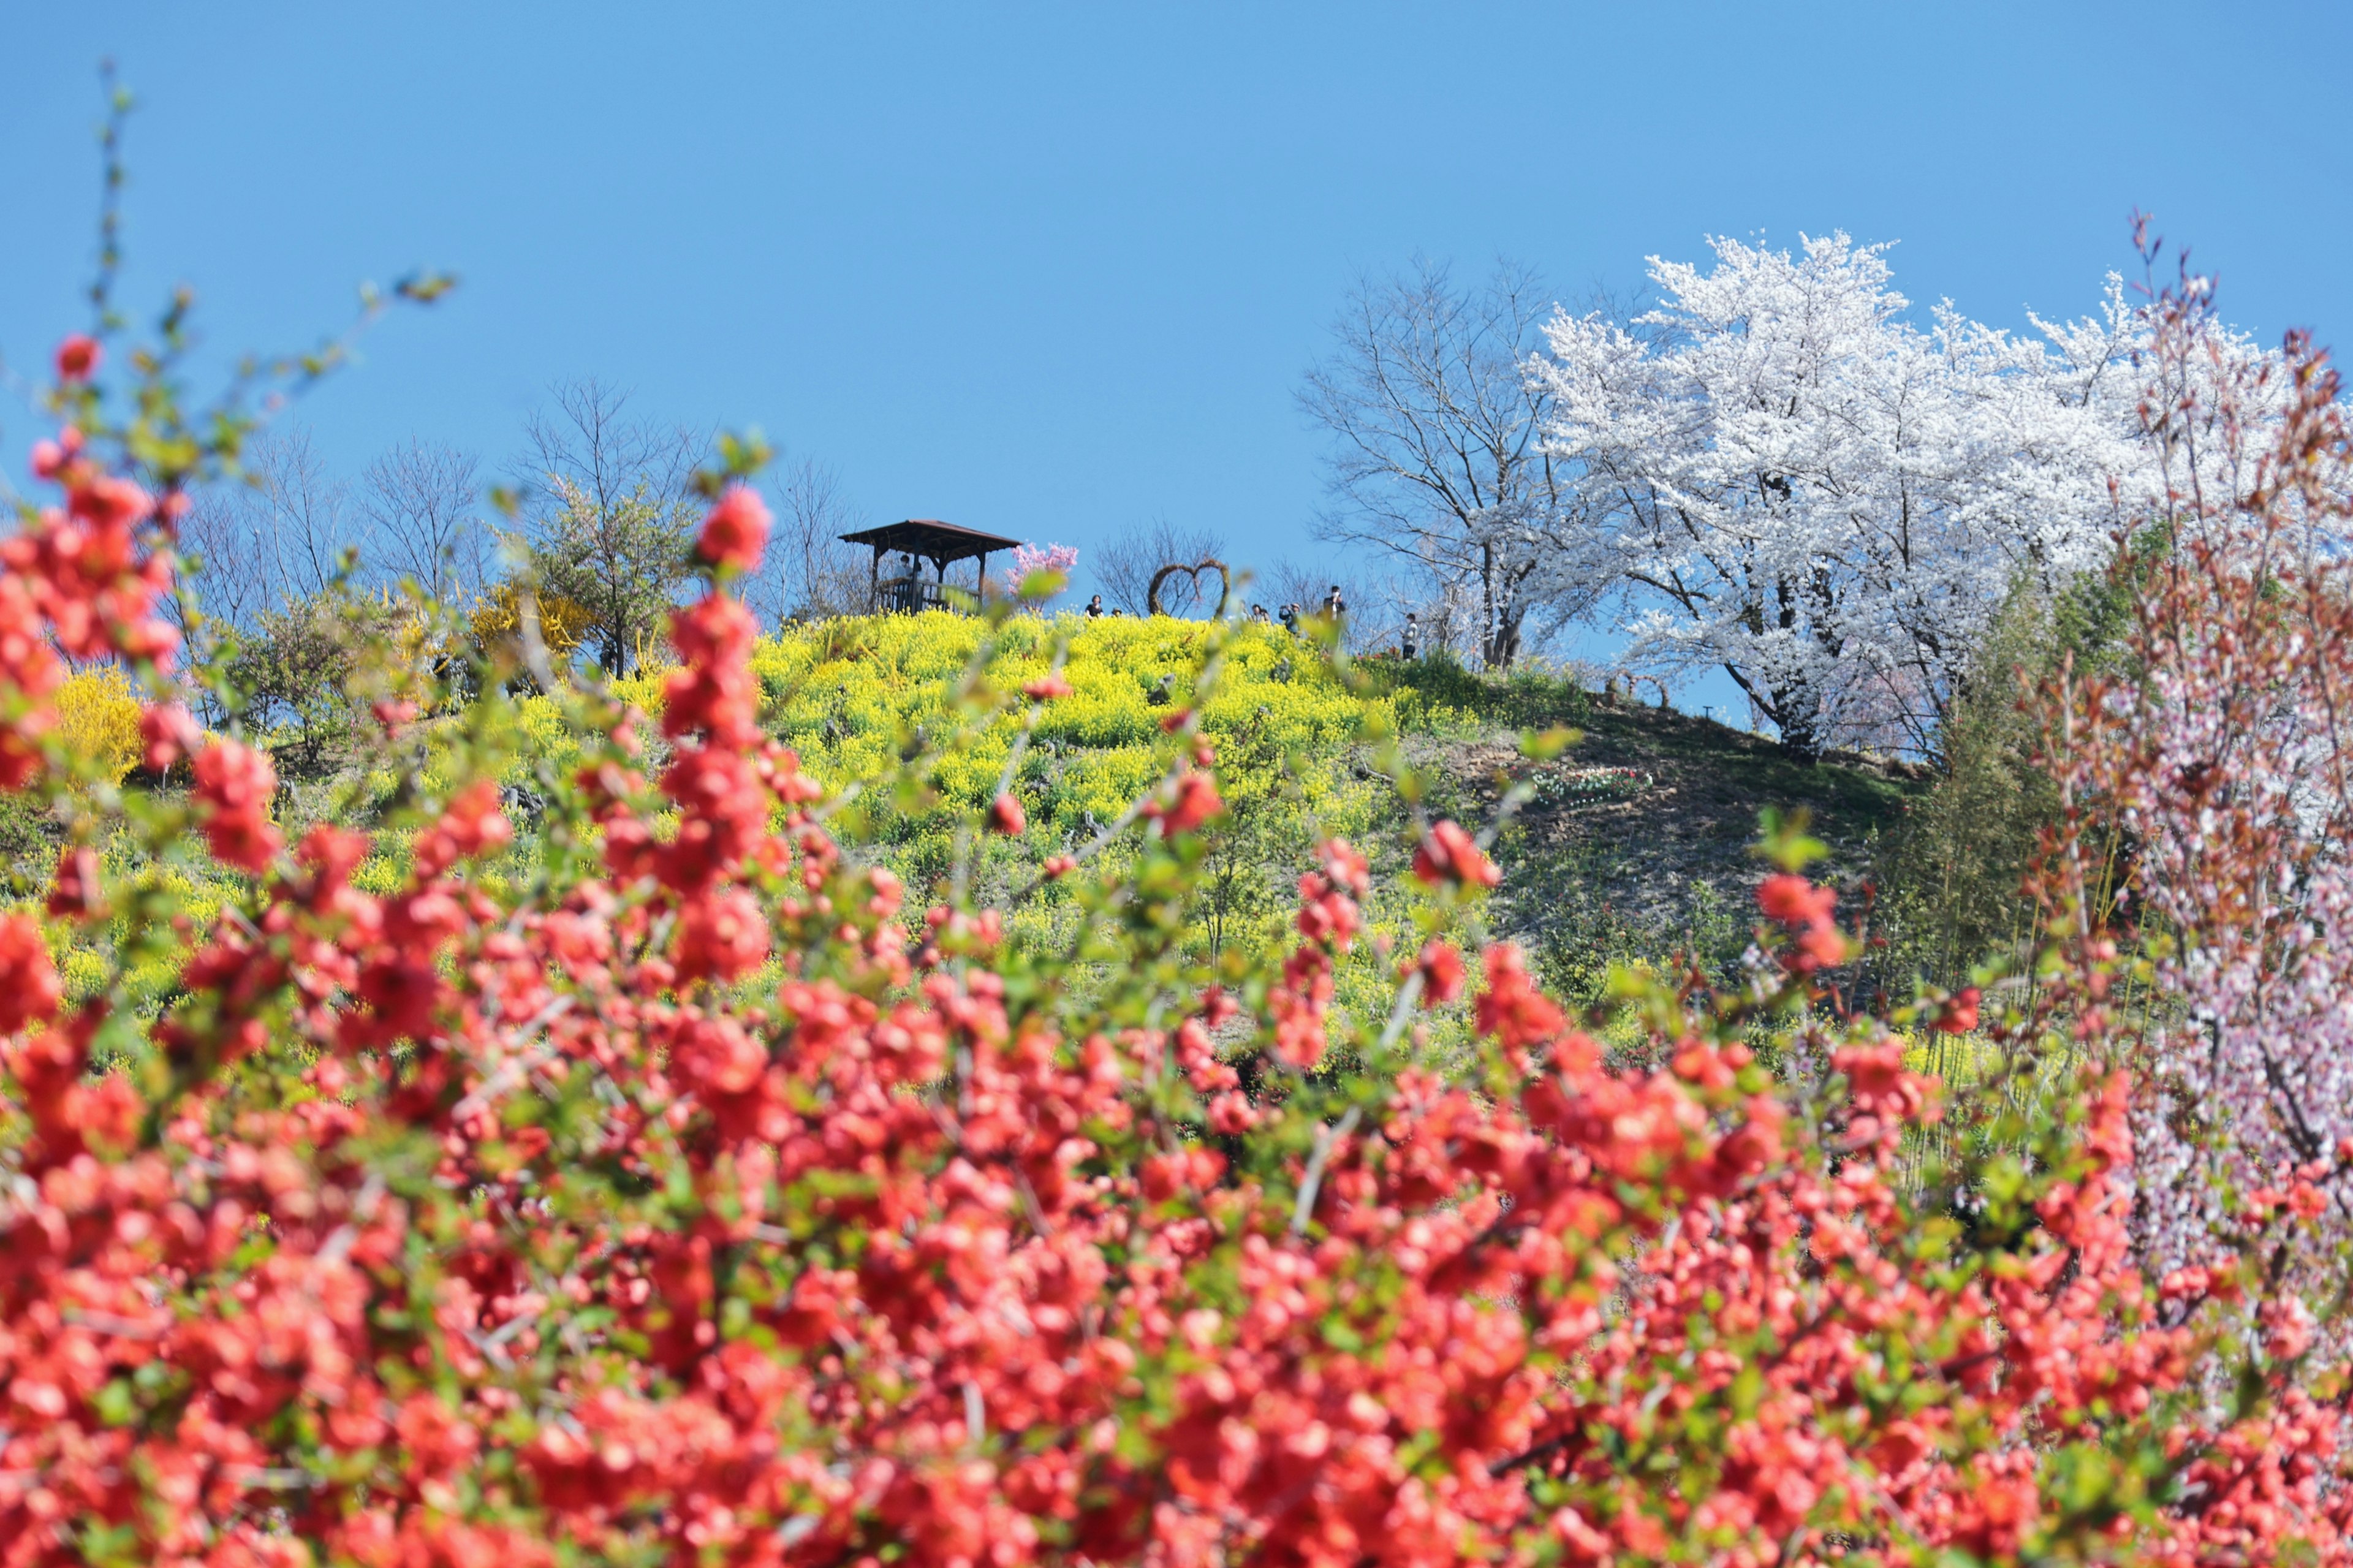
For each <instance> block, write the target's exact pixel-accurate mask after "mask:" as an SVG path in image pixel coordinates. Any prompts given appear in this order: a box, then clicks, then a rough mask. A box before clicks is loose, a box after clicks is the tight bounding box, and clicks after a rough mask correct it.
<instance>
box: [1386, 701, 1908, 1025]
mask: <svg viewBox="0 0 2353 1568" xmlns="http://www.w3.org/2000/svg"><path fill="white" fill-rule="evenodd" d="M1551 706H1552V708H1553V710H1552V711H1550V712H1547V711H1546V704H1545V703H1544V702H1542V701H1541V700H1534V701H1531V700H1526V699H1525V698H1524V699H1523V700H1521V701H1519V702H1517V703H1515V704H1514V707H1515V711H1514V713H1513V714H1512V718H1513V720H1514V722H1515V725H1537V724H1542V723H1545V722H1547V721H1559V722H1569V723H1573V724H1575V725H1576V726H1577V728H1579V729H1581V730H1582V731H1583V732H1584V739H1583V740H1582V741H1580V742H1578V743H1577V745H1576V746H1575V747H1574V748H1572V749H1571V750H1570V751H1569V752H1568V753H1567V755H1566V756H1565V757H1563V758H1562V759H1561V761H1560V763H1556V764H1553V768H1554V769H1555V770H1563V769H1567V770H1574V769H1582V768H1591V767H1597V766H1599V767H1618V768H1630V769H1634V770H1637V771H1638V772H1640V773H1646V774H1648V775H1649V778H1650V780H1651V783H1650V784H1649V785H1648V786H1647V787H1645V788H1643V789H1641V792H1640V793H1639V794H1636V795H1633V796H1632V797H1631V798H1629V799H1603V800H1593V801H1569V802H1565V803H1558V804H1550V805H1547V804H1543V803H1535V804H1531V805H1529V806H1528V807H1527V808H1526V809H1525V811H1524V812H1523V813H1522V815H1521V817H1520V819H1519V820H1518V822H1516V823H1515V824H1514V826H1512V827H1511V828H1510V829H1508V830H1507V831H1506V833H1505V834H1504V837H1503V838H1502V840H1501V841H1500V842H1499V844H1498V846H1497V858H1498V859H1499V861H1500V862H1501V863H1502V865H1503V867H1504V884H1503V887H1502V889H1500V890H1499V892H1498V894H1497V897H1496V900H1495V904H1494V907H1493V917H1492V918H1493V927H1494V929H1495V931H1496V932H1497V934H1499V935H1504V936H1509V937H1512V938H1514V940H1517V941H1519V942H1523V943H1525V945H1526V946H1527V947H1528V948H1529V950H1530V951H1531V952H1533V953H1535V954H1536V955H1537V958H1538V961H1539V964H1540V967H1541V968H1542V970H1543V971H1544V972H1545V973H1546V976H1547V978H1549V979H1551V980H1552V981H1553V982H1554V983H1555V984H1558V985H1560V986H1561V987H1563V988H1564V989H1565V990H1566V991H1567V992H1568V993H1569V994H1571V995H1573V996H1577V997H1579V998H1580V999H1582V998H1586V997H1589V996H1591V995H1592V994H1594V993H1595V992H1596V990H1597V989H1598V986H1599V981H1600V978H1601V973H1602V971H1603V969H1604V968H1605V967H1606V965H1607V964H1608V963H1609V961H1611V960H1613V959H1642V958H1658V957H1662V956H1664V955H1665V954H1667V953H1669V952H1673V951H1676V950H1678V949H1684V950H1688V951H1691V952H1694V953H1695V954H1696V955H1697V956H1699V957H1700V958H1702V959H1703V960H1704V962H1706V963H1708V964H1709V965H1710V967H1712V968H1714V969H1715V970H1717V971H1718V972H1719V973H1720V972H1722V970H1723V969H1724V968H1725V967H1726V966H1728V965H1729V964H1730V963H1733V962H1734V961H1735V960H1736V958H1737V955H1738V953H1739V952H1740V951H1741V949H1742V947H1743V946H1745V945H1746V942H1747V940H1748V935H1749V931H1750V928H1751V925H1752V923H1753V921H1754V919H1755V915H1754V905H1753V904H1752V903H1751V902H1750V893H1751V890H1752V889H1754V887H1755V885H1756V883H1757V879H1758V878H1759V876H1760V875H1761V874H1762V869H1763V868H1761V867H1760V866H1759V865H1758V863H1757V860H1756V858H1754V856H1753V855H1752V854H1751V853H1750V847H1751V846H1752V845H1754V844H1755V842H1756V840H1757V819H1758V816H1759V814H1760V813H1761V812H1762V811H1763V810H1764V809H1765V808H1767V806H1778V807H1780V808H1782V809H1784V810H1787V809H1789V808H1793V807H1802V808H1803V809H1805V810H1806V811H1807V812H1808V814H1809V815H1810V817H1811V819H1812V823H1813V831H1814V833H1815V836H1816V837H1820V838H1821V839H1822V840H1823V841H1824V842H1826V843H1827V844H1828V845H1829V846H1830V847H1831V861H1830V863H1829V865H1828V866H1827V867H1826V868H1823V870H1824V874H1826V875H1827V876H1829V877H1830V878H1831V879H1849V880H1852V879H1859V878H1861V877H1862V875H1864V874H1865V873H1867V871H1868V870H1869V868H1870V866H1871V862H1872V859H1873V853H1874V851H1875V849H1876V847H1877V845H1878V844H1879V842H1880V841H1881V840H1882V839H1883V837H1885V836H1886V835H1887V834H1888V833H1889V832H1890V831H1892V830H1893V829H1894V826H1895V824H1896V822H1897V821H1898V819H1899V818H1900V817H1901V816H1902V814H1903V811H1904V808H1905V802H1906V800H1907V799H1908V798H1909V797H1910V796H1911V795H1913V794H1914V793H1915V792H1916V791H1917V790H1918V789H1920V788H1921V787H1923V786H1922V783H1921V781H1920V779H1919V778H1918V776H1917V775H1916V774H1915V773H1913V772H1912V771H1910V770H1908V769H1905V768H1903V767H1902V766H1900V765H1889V764H1885V763H1877V762H1873V761H1871V760H1869V759H1865V758H1862V757H1858V756H1851V755H1841V756H1835V757H1832V758H1830V759H1827V760H1825V761H1823V762H1821V763H1815V764H1811V765H1809V764H1807V763H1803V762H1800V761H1799V760H1798V759H1796V758H1794V757H1792V756H1791V755H1789V754H1788V752H1784V751H1783V750H1782V749H1781V748H1780V747H1779V746H1778V745H1777V744H1775V743H1774V742H1771V741H1769V740H1767V739H1766V738H1764V737H1762V736H1758V735H1753V734H1748V733H1746V732H1744V731H1737V730H1734V729H1731V728H1729V727H1727V726H1725V725H1723V724H1719V723H1716V722H1715V721H1713V720H1708V719H1700V718H1694V717H1691V716H1689V715H1686V714H1682V713H1677V712H1674V711H1673V710H1662V709H1657V708H1651V707H1643V706H1639V705H1633V704H1622V703H1621V704H1615V705H1613V704H1610V703H1608V702H1606V701H1604V700H1599V699H1590V698H1588V699H1585V700H1583V701H1582V702H1579V701H1577V700H1575V699H1574V698H1570V697H1568V696H1567V694H1563V697H1562V700H1558V701H1557V702H1556V703H1555V704H1553V705H1551ZM1418 750H1419V752H1420V759H1419V760H1420V761H1421V762H1422V763H1423V764H1424V765H1425V766H1428V767H1430V768H1432V769H1433V770H1434V771H1436V772H1437V773H1440V776H1441V778H1442V780H1443V781H1444V784H1445V785H1446V786H1451V794H1452V795H1454V797H1455V804H1456V805H1457V807H1458V809H1460V810H1461V811H1462V812H1463V814H1464V815H1465V816H1471V815H1474V814H1475V815H1481V816H1483V815H1484V814H1485V813H1486V812H1487V811H1489V810H1492V809H1493V804H1494V802H1495V799H1496V797H1497V794H1498V791H1499V788H1500V786H1501V784H1502V783H1503V782H1504V777H1503V773H1502V772H1501V771H1502V770H1509V769H1514V768H1515V764H1517V765H1518V766H1521V767H1524V766H1525V764H1519V763H1518V757H1517V753H1516V750H1515V748H1514V742H1513V734H1512V732H1511V731H1508V730H1506V729H1504V728H1503V727H1501V726H1497V727H1494V728H1492V729H1490V730H1488V731H1486V732H1484V733H1482V734H1480V735H1478V736H1477V737H1475V738H1470V739H1462V740H1448V741H1431V742H1425V743H1424V744H1423V745H1421V746H1420V747H1419V748H1418ZM1538 771H1539V772H1541V771H1544V770H1538Z"/></svg>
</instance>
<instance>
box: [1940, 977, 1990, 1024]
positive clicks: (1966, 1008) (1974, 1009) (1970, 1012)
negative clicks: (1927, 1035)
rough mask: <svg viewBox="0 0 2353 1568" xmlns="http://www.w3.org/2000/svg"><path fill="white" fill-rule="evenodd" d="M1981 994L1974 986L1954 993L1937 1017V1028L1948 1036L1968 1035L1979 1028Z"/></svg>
mask: <svg viewBox="0 0 2353 1568" xmlns="http://www.w3.org/2000/svg"><path fill="white" fill-rule="evenodd" d="M1978 999H1979V993H1978V988H1977V987H1976V986H1974V985H1971V986H1968V988H1966V989H1965V990H1961V991H1958V992H1956V993H1954V994H1953V995H1952V997H1951V998H1950V999H1949V1000H1947V1002H1946V1004H1945V1005H1944V1009H1943V1010H1942V1011H1941V1012H1939V1013H1938V1014H1937V1015H1936V1025H1935V1026H1936V1028H1937V1029H1939V1030H1941V1031H1943V1032H1944V1033H1946V1034H1947V1035H1966V1034H1968V1032H1969V1031H1970V1030H1972V1029H1974V1028H1976V1027H1977V1026H1978Z"/></svg>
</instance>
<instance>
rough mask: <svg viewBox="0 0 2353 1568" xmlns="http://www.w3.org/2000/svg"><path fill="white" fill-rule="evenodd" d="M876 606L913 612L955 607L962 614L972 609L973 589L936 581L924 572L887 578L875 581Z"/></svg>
mask: <svg viewBox="0 0 2353 1568" xmlns="http://www.w3.org/2000/svg"><path fill="white" fill-rule="evenodd" d="M873 608H874V609H876V610H877V611H893V612H902V613H907V614H914V613H918V612H921V611H923V610H953V611H955V612H957V613H958V614H962V613H964V612H965V611H968V610H970V609H971V608H972V590H971V589H969V588H956V589H955V590H954V591H950V588H949V585H948V584H944V583H939V582H935V581H934V580H932V579H930V578H927V577H924V576H923V575H922V574H916V575H915V576H913V577H884V578H881V579H879V580H878V581H877V582H876V583H875V584H874V604H873Z"/></svg>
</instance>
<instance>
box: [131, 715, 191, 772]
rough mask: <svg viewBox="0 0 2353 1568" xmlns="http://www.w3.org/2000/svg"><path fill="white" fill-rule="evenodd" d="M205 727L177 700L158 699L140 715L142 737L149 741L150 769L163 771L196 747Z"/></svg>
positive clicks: (140, 734) (148, 757)
mask: <svg viewBox="0 0 2353 1568" xmlns="http://www.w3.org/2000/svg"><path fill="white" fill-rule="evenodd" d="M203 734H204V731H201V730H198V729H197V728H196V721H195V718H193V717H192V716H191V715H190V714H189V712H188V710H186V709H185V708H184V707H182V706H181V705H180V704H179V703H177V702H158V703H155V704H153V706H151V707H149V708H148V709H147V710H145V711H143V712H142V713H141V714H140V715H139V738H140V739H141V740H142V741H144V742H146V743H147V759H146V760H147V766H148V769H149V771H151V772H153V773H162V772H163V771H164V769H166V768H168V767H170V766H171V765H172V764H173V763H176V762H178V761H179V760H180V759H181V758H182V757H185V756H186V755H187V754H188V753H189V752H192V751H194V750H195V746H196V742H197V741H199V740H200V739H202V738H203Z"/></svg>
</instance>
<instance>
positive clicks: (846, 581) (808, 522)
mask: <svg viewBox="0 0 2353 1568" xmlns="http://www.w3.org/2000/svg"><path fill="white" fill-rule="evenodd" d="M864 521H865V520H864V518H863V517H861V516H860V514H859V512H858V510H857V509H856V508H855V507H854V506H852V505H851V504H850V501H849V498H848V497H847V496H845V495H843V494H842V489H841V479H840V476H839V475H838V474H836V473H835V472H834V471H833V470H832V469H831V468H828V467H827V466H826V465H824V464H822V463H819V462H818V461H817V460H816V459H814V458H802V459H801V460H800V461H799V462H797V463H796V464H794V465H793V466H792V467H791V468H787V469H786V471H785V474H784V477H783V478H782V479H780V480H779V481H778V482H777V485H776V531H775V533H774V534H772V535H771V536H770V538H769V542H768V560H767V564H766V565H765V568H764V569H763V570H762V572H761V574H760V575H759V577H758V578H756V579H754V581H753V582H752V583H749V584H745V587H744V602H745V603H746V604H748V605H751V607H752V608H753V609H754V610H755V611H758V612H759V613H760V615H761V616H762V618H763V619H765V620H773V621H778V622H781V621H786V620H800V621H816V620H823V619H825V618H827V617H828V616H848V615H855V614H858V613H859V612H860V611H862V610H864V609H865V608H866V607H867V606H866V600H867V592H868V579H869V577H870V576H871V569H870V568H871V563H870V562H869V561H868V559H867V557H866V556H865V554H864V553H862V552H860V551H859V550H858V549H857V548H856V547H854V546H852V545H848V544H844V543H842V542H841V535H843V534H845V533H850V532H854V531H857V530H858V529H859V528H860V526H861V525H862V524H863V523H864Z"/></svg>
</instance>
